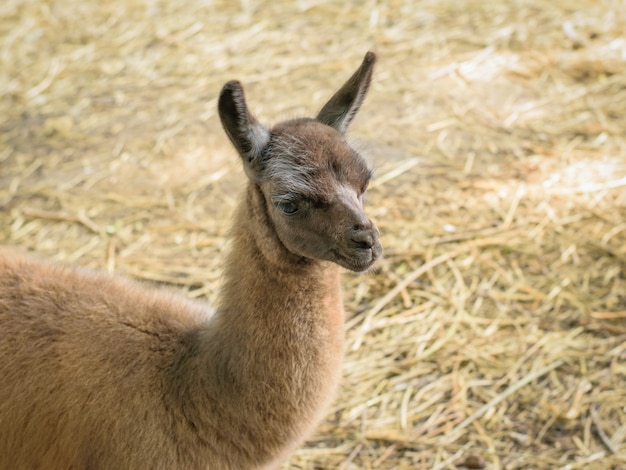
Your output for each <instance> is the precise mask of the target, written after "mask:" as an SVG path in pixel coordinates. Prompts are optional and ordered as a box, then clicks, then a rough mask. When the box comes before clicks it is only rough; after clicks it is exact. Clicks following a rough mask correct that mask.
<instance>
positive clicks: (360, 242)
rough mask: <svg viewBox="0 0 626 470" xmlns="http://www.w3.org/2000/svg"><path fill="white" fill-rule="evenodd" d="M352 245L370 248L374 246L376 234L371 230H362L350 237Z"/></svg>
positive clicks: (362, 248) (365, 248) (364, 248)
mask: <svg viewBox="0 0 626 470" xmlns="http://www.w3.org/2000/svg"><path fill="white" fill-rule="evenodd" d="M350 241H351V242H352V246H353V247H354V248H359V249H361V250H368V249H370V248H372V247H373V246H374V236H373V235H372V232H370V231H369V230H367V231H366V230H360V231H358V232H356V233H354V234H352V236H351V237H350Z"/></svg>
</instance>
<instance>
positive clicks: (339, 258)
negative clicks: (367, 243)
mask: <svg viewBox="0 0 626 470" xmlns="http://www.w3.org/2000/svg"><path fill="white" fill-rule="evenodd" d="M381 251H382V249H381V248H380V245H376V246H374V247H372V248H365V249H358V250H354V251H352V252H351V253H350V254H349V255H345V254H343V253H341V252H339V250H332V254H333V257H334V260H333V261H334V262H335V263H337V264H338V265H339V266H342V267H344V268H346V269H349V270H350V271H354V272H361V271H366V270H368V269H369V268H371V267H372V266H373V264H374V263H375V262H376V260H377V259H378V258H379V257H380V254H381Z"/></svg>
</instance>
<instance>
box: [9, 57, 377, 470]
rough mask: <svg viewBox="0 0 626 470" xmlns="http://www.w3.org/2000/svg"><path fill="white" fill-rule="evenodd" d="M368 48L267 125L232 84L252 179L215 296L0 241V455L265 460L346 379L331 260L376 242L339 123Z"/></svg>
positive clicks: (224, 110) (100, 463) (356, 166)
mask: <svg viewBox="0 0 626 470" xmlns="http://www.w3.org/2000/svg"><path fill="white" fill-rule="evenodd" d="M374 62H375V56H374V54H373V53H371V52H370V53H368V54H367V55H366V56H365V58H364V60H363V63H362V64H361V66H360V67H359V68H358V69H357V71H356V72H355V73H354V75H353V76H352V77H351V78H350V79H349V80H348V81H347V82H346V83H345V84H344V85H343V87H342V88H340V89H339V90H338V91H337V92H336V93H335V94H334V95H333V96H332V97H331V99H330V100H329V101H328V103H327V104H326V105H325V106H324V107H323V108H322V109H321V111H320V112H319V114H318V115H317V117H316V118H314V119H313V118H306V119H296V120H290V121H287V122H283V123H280V124H278V125H276V126H275V127H273V128H271V129H268V128H266V127H264V126H263V125H261V124H260V123H259V122H258V121H257V119H256V118H255V117H254V116H253V115H252V114H251V113H250V111H249V110H248V107H247V104H246V101H245V99H244V92H243V88H242V86H241V84H240V83H239V82H237V81H231V82H228V83H227V84H226V85H225V86H224V87H223V89H222V91H221V94H220V96H219V102H218V110H219V115H220V119H221V122H222V125H223V127H224V130H225V132H226V134H227V135H228V137H229V139H230V141H231V142H232V144H233V145H234V147H235V149H236V151H237V153H238V154H239V156H240V157H241V160H242V162H243V167H244V170H245V174H246V175H247V179H248V183H247V186H246V189H245V191H244V194H243V196H242V199H241V201H240V203H239V205H238V206H237V209H236V212H235V216H234V220H233V227H232V230H231V235H230V236H231V239H232V247H231V250H230V252H229V254H228V255H227V258H226V263H225V274H224V280H223V286H222V288H221V290H220V297H219V299H220V300H219V301H218V303H217V305H216V308H215V310H213V309H212V308H211V307H208V306H207V305H203V304H201V303H199V302H194V301H191V300H188V299H186V298H183V297H182V296H177V295H175V294H174V293H171V292H165V291H164V290H157V289H154V288H148V287H146V286H144V285H142V284H140V283H139V282H136V281H131V280H126V279H120V278H119V277H113V276H110V275H107V274H104V273H97V272H94V271H90V270H87V269H84V268H74V267H68V266H63V265H60V264H55V263H52V262H46V261H40V260H37V259H35V258H34V257H29V256H25V255H18V254H16V252H15V250H11V249H8V248H4V249H2V250H0V358H1V360H0V468H1V469H7V470H8V469H11V470H15V469H64V470H66V469H74V470H81V469H117V470H119V469H185V470H187V469H211V470H213V469H215V470H220V469H237V470H242V469H266V468H276V467H277V466H279V465H280V463H281V462H282V461H283V460H284V459H285V458H286V457H287V456H288V454H289V452H290V451H292V450H293V449H294V448H295V447H296V446H298V445H300V444H301V443H302V442H303V440H304V439H305V438H306V437H307V435H309V434H310V433H311V432H312V431H313V429H314V427H315V425H316V424H317V423H318V421H319V420H320V419H321V418H322V416H323V413H324V411H325V409H326V407H327V405H328V404H329V402H330V400H331V399H332V397H333V392H334V391H335V389H336V387H337V384H338V381H339V376H340V369H341V363H342V355H343V337H344V312H343V306H342V299H341V292H340V279H339V274H340V270H339V267H340V266H341V267H344V268H347V269H349V270H352V271H355V272H358V271H364V270H367V269H369V268H370V267H371V266H372V265H373V264H374V262H375V261H376V259H377V258H379V257H380V256H381V251H382V248H381V244H380V241H379V237H378V230H377V228H376V226H375V225H374V224H373V223H372V222H371V221H370V220H369V219H368V218H367V216H366V215H365V213H364V211H363V204H362V203H363V200H362V197H363V193H364V192H365V190H366V187H367V184H368V180H369V179H370V170H369V168H368V166H367V165H366V163H365V161H364V160H363V158H362V157H361V156H360V155H359V153H357V152H356V151H355V150H354V149H353V148H352V147H350V145H349V144H348V143H347V142H346V138H345V132H346V129H347V127H348V125H349V124H350V121H351V120H352V119H353V117H354V115H355V113H356V112H357V110H358V109H359V107H360V106H361V104H362V102H363V100H364V98H365V94H366V92H367V89H368V87H369V83H370V80H371V76H372V70H373V66H374Z"/></svg>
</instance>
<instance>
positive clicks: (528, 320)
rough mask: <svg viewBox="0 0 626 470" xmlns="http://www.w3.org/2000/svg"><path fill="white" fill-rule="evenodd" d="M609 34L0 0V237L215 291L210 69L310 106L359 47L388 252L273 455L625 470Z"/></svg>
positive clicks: (271, 103)
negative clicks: (340, 372) (301, 443)
mask: <svg viewBox="0 0 626 470" xmlns="http://www.w3.org/2000/svg"><path fill="white" fill-rule="evenodd" d="M625 38H626V3H625V2H624V1H623V0H603V1H597V0H578V1H575V2H572V1H565V0H554V1H550V2H544V1H540V0H516V1H503V0H492V1H489V2H487V1H485V2H480V1H477V0H466V1H452V0H444V1H432V0H430V1H429V0H423V1H408V0H406V1H403V0H397V1H390V2H379V1H369V0H368V1H365V2H357V1H348V2H330V1H324V0H310V1H307V0H301V1H298V2H287V1H284V0H279V1H276V0H272V1H259V2H253V1H241V2H225V1H209V0H198V1H195V2H168V1H165V0H150V1H148V0H145V1H141V0H110V1H106V2H97V1H95V0H93V1H92V0H82V1H76V0H67V1H64V2H47V1H37V0H30V1H29V0H3V2H2V5H1V6H0V93H1V95H0V96H1V100H0V243H2V244H8V245H15V246H19V247H21V248H23V249H28V250H32V251H35V252H37V253H41V254H43V255H45V256H49V257H52V258H55V259H59V260H64V261H68V262H72V263H77V264H82V265H88V266H92V267H98V268H102V269H105V270H110V271H116V272H121V273H125V274H126V275H129V276H132V277H136V278H140V279H145V280H148V281H156V282H160V283H166V284H170V285H175V286H178V288H179V289H181V290H183V291H184V292H186V293H187V294H188V295H189V296H192V297H203V298H207V299H208V300H209V301H213V300H214V299H215V292H216V287H217V286H218V284H219V276H220V270H221V265H220V262H221V257H222V253H223V251H224V247H225V238H224V236H225V231H226V229H227V227H228V223H229V217H230V213H231V211H232V209H233V206H234V204H235V201H236V198H237V194H238V192H239V190H240V189H241V186H242V181H243V179H242V175H241V171H240V168H239V166H238V162H237V161H236V159H235V157H234V152H233V151H232V150H231V149H230V147H229V146H228V144H227V140H226V138H225V137H224V135H223V133H222V131H221V129H220V126H219V122H218V120H217V118H216V96H217V93H218V92H219V89H220V87H221V85H222V84H223V83H224V82H225V81H227V80H229V79H232V78H238V79H241V80H242V81H243V82H244V85H245V86H246V91H247V94H248V100H249V104H250V106H251V108H252V109H253V110H254V111H255V112H256V114H257V115H258V116H259V117H260V118H261V119H262V120H264V121H265V122H270V123H271V122H276V121H277V120H279V119H282V118H285V117H293V116H298V115H303V114H311V113H313V112H315V111H316V110H317V109H318V108H319V106H321V104H323V102H324V100H325V99H326V98H327V97H328V96H330V94H331V93H332V91H333V90H334V89H335V88H336V87H337V86H339V85H340V84H341V83H342V81H343V80H344V79H346V78H347V77H348V75H349V74H350V73H351V72H352V71H353V69H354V68H355V67H356V66H357V65H358V64H359V63H360V60H361V58H362V56H363V54H364V53H365V52H366V51H367V50H368V49H372V50H374V51H376V52H377V53H378V54H379V62H378V65H377V71H376V75H375V81H374V84H373V87H372V89H371V92H370V95H369V97H368V100H367V102H366V104H365V106H364V108H363V110H362V112H361V114H360V115H359V116H358V118H357V120H356V121H355V123H354V124H353V126H352V129H351V134H352V137H353V138H354V139H355V140H356V141H357V143H358V145H359V147H360V148H363V149H365V150H366V151H367V152H368V154H369V155H370V156H371V158H372V160H373V162H374V166H375V167H376V179H375V181H374V184H372V188H371V191H370V193H369V196H368V201H367V203H368V205H369V212H370V214H371V216H372V218H373V219H375V220H376V221H377V223H378V225H379V228H380V229H381V232H382V238H383V243H384V246H385V249H386V257H385V259H384V260H382V262H380V263H379V265H378V267H377V269H376V270H374V271H373V272H371V273H369V274H367V275H360V276H355V275H352V274H349V273H346V275H345V278H344V279H345V288H346V289H345V290H346V295H345V298H346V304H347V308H348V311H349V312H350V315H351V317H350V320H349V324H348V326H349V328H348V331H347V336H348V350H347V359H346V364H345V368H344V380H343V385H342V388H341V390H340V393H339V395H338V397H337V399H336V400H335V402H334V405H333V408H332V409H331V410H330V412H329V414H328V416H327V418H326V420H325V421H324V423H323V424H322V425H321V426H320V428H319V429H318V432H317V434H316V435H315V436H314V438H313V439H312V440H311V441H310V442H308V443H307V445H306V446H305V447H303V448H302V449H300V450H298V451H297V452H296V453H295V454H294V455H293V456H292V457H291V459H290V461H289V463H288V464H286V465H285V467H284V468H285V469H298V468H301V469H335V468H340V469H367V468H380V469H413V468H426V469H430V468H457V467H460V466H466V467H469V468H491V469H497V468H506V469H518V468H519V469H522V468H524V469H527V468H571V469H576V468H580V469H582V468H585V469H588V468H591V469H611V468H612V469H618V468H626V460H625V458H626V275H625V273H624V268H625V265H626V136H625V134H626V65H625V64H626V39H625Z"/></svg>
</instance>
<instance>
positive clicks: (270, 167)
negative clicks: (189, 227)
mask: <svg viewBox="0 0 626 470" xmlns="http://www.w3.org/2000/svg"><path fill="white" fill-rule="evenodd" d="M374 61H375V56H374V55H373V54H372V53H368V54H367V55H366V56H365V59H364V61H363V64H362V65H361V67H360V68H359V69H358V70H357V71H356V72H355V73H354V75H353V76H352V77H351V78H350V79H349V80H348V81H347V82H346V84H345V85H344V86H343V87H342V88H341V89H340V90H339V91H337V93H335V95H333V97H332V98H331V99H330V100H329V102H328V103H326V105H324V107H323V108H322V110H321V111H320V112H319V114H318V115H317V117H316V118H315V119H297V120H292V121H287V122H283V123H281V124H278V125H276V126H275V127H274V128H272V129H271V130H268V129H267V128H265V127H264V126H263V125H261V124H260V123H259V122H258V121H257V119H256V118H255V117H254V116H253V115H252V113H251V112H250V111H249V110H248V107H247V105H246V101H245V98H244V93H243V88H242V86H241V84H240V83H239V82H236V81H233V82H229V83H227V84H226V85H225V86H224V89H223V90H222V93H221V95H220V99H219V112H220V117H221V119H222V124H223V126H224V129H225V131H226V134H227V135H228V136H229V137H230V139H231V141H232V142H233V145H234V146H235V148H236V149H237V151H238V152H239V154H240V156H241V158H242V161H243V163H244V168H245V170H246V173H247V174H248V176H249V177H250V179H251V181H252V182H253V184H256V185H258V187H259V189H260V190H261V191H262V193H263V195H264V198H265V203H266V204H267V208H268V213H269V215H270V218H271V220H272V222H273V224H274V227H275V229H276V234H277V236H278V238H279V239H280V241H281V242H282V243H283V245H284V246H285V248H286V249H287V250H288V251H290V252H291V253H293V254H295V255H297V256H300V257H304V258H308V259H315V260H324V261H332V262H335V263H337V264H339V265H341V266H343V267H345V268H348V269H350V270H353V271H362V270H365V269H367V268H369V267H370V266H371V265H372V264H373V263H374V262H375V261H376V259H377V258H378V257H379V256H380V255H381V252H382V248H381V245H380V241H379V238H378V230H377V228H376V226H375V225H374V224H373V223H372V221H371V220H369V219H368V218H367V216H366V215H365V213H364V211H363V193H364V192H365V190H366V189H367V185H368V182H369V179H370V177H371V171H370V169H369V168H368V166H367V164H366V162H365V160H364V159H363V157H362V156H361V155H360V154H359V153H358V152H357V151H356V150H355V149H354V148H352V147H351V146H350V145H349V143H348V142H347V140H346V137H345V132H346V130H347V128H348V125H349V124H350V122H351V121H352V119H353V118H354V115H355V114H356V112H357V111H358V109H359V108H360V106H361V104H362V102H363V100H364V99H365V94H366V93H367V90H368V87H369V84H370V80H371V76H372V70H373V65H374Z"/></svg>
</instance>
